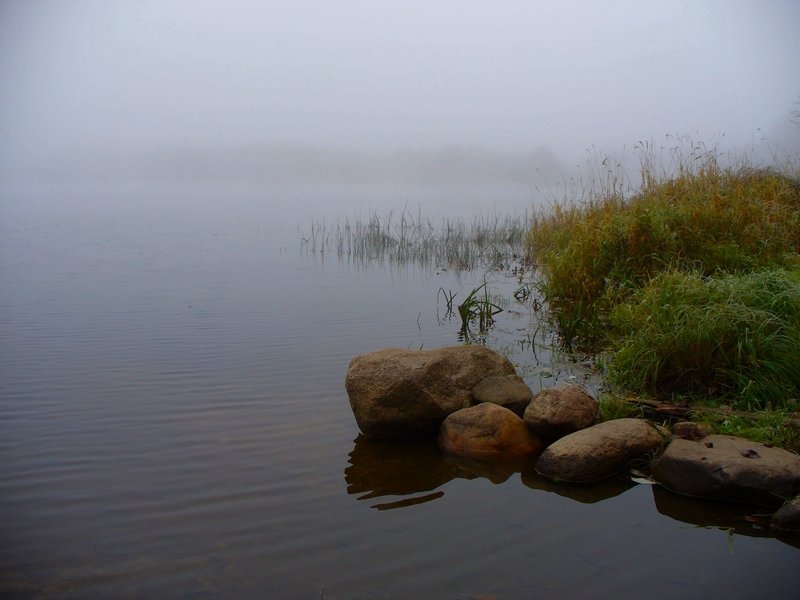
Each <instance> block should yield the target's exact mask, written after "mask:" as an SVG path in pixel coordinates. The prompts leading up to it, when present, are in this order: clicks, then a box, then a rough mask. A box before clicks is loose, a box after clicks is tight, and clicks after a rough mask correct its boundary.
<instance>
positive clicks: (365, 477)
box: [344, 436, 634, 510]
mask: <svg viewBox="0 0 800 600" xmlns="http://www.w3.org/2000/svg"><path fill="white" fill-rule="evenodd" d="M536 458H538V457H535V456H534V457H531V458H529V459H522V460H517V461H513V462H496V461H495V462H484V461H480V460H475V459H471V458H464V457H460V456H453V455H448V454H443V453H442V452H441V451H440V450H439V448H438V447H437V445H436V442H435V440H410V441H403V442H398V441H396V440H395V441H386V440H370V439H367V438H365V437H363V436H358V437H357V438H356V440H355V446H354V447H353V451H352V452H351V453H350V460H349V466H348V467H347V468H346V469H345V471H344V477H345V482H346V483H347V492H348V493H349V494H360V496H359V497H358V499H359V500H368V499H372V498H379V497H382V496H411V497H410V498H403V499H401V500H397V501H393V502H386V503H382V504H375V505H373V506H372V508H376V509H378V510H389V509H392V508H403V507H406V506H413V505H416V504H421V503H423V502H429V501H431V500H436V499H437V498H441V497H442V496H444V492H443V491H441V490H439V491H437V488H440V487H441V486H443V485H444V484H446V483H447V482H448V481H451V480H453V479H456V478H458V479H477V478H483V479H488V480H489V481H491V482H492V483H494V484H501V483H505V482H506V481H508V479H509V478H510V477H511V476H512V475H514V474H515V473H521V474H522V482H523V483H524V484H525V485H527V486H528V487H529V488H532V489H535V490H542V491H546V492H555V493H556V494H558V495H560V496H564V497H566V498H571V499H573V500H577V501H579V502H584V503H592V502H597V501H599V500H605V499H606V498H612V497H613V496H617V495H619V494H621V493H622V492H624V491H625V490H627V489H629V488H631V487H632V486H633V485H634V484H633V482H631V481H630V479H629V478H628V477H624V478H620V479H609V480H606V481H603V482H600V483H597V484H593V485H581V486H576V485H569V484H558V483H553V482H552V481H548V480H546V479H544V478H542V477H539V475H537V474H536V473H535V471H534V470H533V467H534V465H535V463H536ZM417 494H421V495H417Z"/></svg>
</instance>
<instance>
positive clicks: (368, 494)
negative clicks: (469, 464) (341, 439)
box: [344, 435, 458, 510]
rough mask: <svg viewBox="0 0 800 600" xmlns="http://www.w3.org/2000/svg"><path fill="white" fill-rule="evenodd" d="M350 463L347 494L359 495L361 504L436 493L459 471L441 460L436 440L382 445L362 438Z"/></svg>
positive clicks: (413, 500) (422, 498)
mask: <svg viewBox="0 0 800 600" xmlns="http://www.w3.org/2000/svg"><path fill="white" fill-rule="evenodd" d="M349 463H350V465H349V466H348V467H347V468H346V469H345V470H344V479H345V482H346V483H347V493H348V494H360V495H359V496H358V499H359V500H368V499H372V498H378V497H381V496H409V495H412V494H420V493H421V492H433V491H434V490H436V488H438V487H440V486H442V485H444V484H445V483H447V482H448V481H450V480H451V479H454V478H455V477H457V476H458V467H457V466H456V465H454V464H452V463H450V462H448V461H446V460H445V459H444V458H443V457H442V455H441V454H440V453H439V449H438V448H437V446H436V441H435V440H411V441H403V442H398V441H381V440H370V439H367V438H365V437H364V436H361V435H360V436H358V437H357V438H356V440H355V446H354V447H353V451H352V452H351V453H350V460H349ZM443 495H444V492H437V493H428V494H423V495H421V496H415V497H413V498H406V499H403V500H400V501H397V502H390V503H386V504H376V505H373V506H372V508H377V509H379V510H388V509H391V508H401V507H404V506H412V505H415V504H420V503H422V502H429V501H431V500H435V499H437V498H441V497H442V496H443Z"/></svg>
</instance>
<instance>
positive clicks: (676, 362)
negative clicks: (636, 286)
mask: <svg viewBox="0 0 800 600" xmlns="http://www.w3.org/2000/svg"><path fill="white" fill-rule="evenodd" d="M611 321H612V324H613V325H614V326H615V327H616V329H617V331H618V332H619V333H620V334H621V336H622V337H621V343H620V345H619V346H618V348H617V350H616V352H615V354H614V357H613V360H612V362H611V368H610V375H611V377H612V380H613V381H614V382H615V383H616V384H618V385H621V386H623V387H625V388H627V389H632V390H636V391H643V392H649V393H651V394H656V395H658V394H664V393H679V394H689V395H693V396H698V395H701V396H709V395H710V396H718V397H724V398H728V399H729V400H730V403H731V404H732V405H734V406H737V407H739V408H741V409H744V410H751V411H752V410H763V409H766V408H768V407H771V406H774V407H775V408H778V407H782V406H784V405H785V403H786V402H787V401H788V400H789V399H791V398H796V397H798V396H800V361H799V360H798V357H800V284H798V273H797V272H793V273H791V274H790V273H787V272H786V271H782V270H766V271H761V272H757V273H751V274H747V275H725V276H721V277H717V278H706V277H703V276H701V275H700V274H699V273H696V274H687V273H681V272H676V271H672V272H669V273H664V274H662V275H659V276H657V277H655V278H654V279H652V280H651V281H650V282H649V283H648V284H647V285H645V286H644V287H643V288H642V289H641V290H640V291H638V292H636V293H635V294H634V295H633V296H632V297H631V298H630V300H629V301H628V302H625V303H623V304H621V305H619V306H617V307H616V308H615V309H614V310H613V311H612V314H611Z"/></svg>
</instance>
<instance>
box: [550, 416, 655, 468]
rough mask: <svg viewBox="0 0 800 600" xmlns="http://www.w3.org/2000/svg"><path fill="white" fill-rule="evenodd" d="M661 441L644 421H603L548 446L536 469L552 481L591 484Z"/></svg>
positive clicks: (652, 449)
mask: <svg viewBox="0 0 800 600" xmlns="http://www.w3.org/2000/svg"><path fill="white" fill-rule="evenodd" d="M663 444H664V437H663V435H662V434H661V433H659V432H658V431H657V430H656V428H655V427H653V426H652V425H651V424H650V423H649V422H648V421H644V420H642V419H616V420H613V421H606V422H605V423H599V424H597V425H593V426H592V427H589V428H587V429H582V430H580V431H576V432H575V433H571V434H569V435H567V436H565V437H562V438H561V439H560V440H558V441H556V442H554V443H553V444H552V445H550V446H548V447H547V448H546V449H545V451H544V452H543V453H542V455H541V456H540V457H539V460H538V462H537V463H536V472H537V473H539V474H540V475H542V476H543V477H547V478H548V479H552V480H555V481H566V482H570V483H591V482H594V481H600V480H602V479H605V478H606V477H611V476H612V475H615V474H616V473H619V472H621V471H622V470H624V469H625V467H626V465H627V464H628V463H630V462H631V461H633V460H634V459H638V458H643V459H647V458H648V457H649V455H650V454H652V453H654V452H656V451H658V450H659V449H660V448H661V446H662V445H663Z"/></svg>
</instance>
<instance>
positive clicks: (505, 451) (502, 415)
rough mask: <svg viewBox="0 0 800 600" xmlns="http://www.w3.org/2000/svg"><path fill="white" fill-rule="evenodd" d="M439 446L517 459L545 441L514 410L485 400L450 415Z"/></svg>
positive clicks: (474, 455) (473, 455) (480, 456)
mask: <svg viewBox="0 0 800 600" xmlns="http://www.w3.org/2000/svg"><path fill="white" fill-rule="evenodd" d="M439 446H440V447H441V448H442V449H443V450H444V451H446V452H449V453H452V454H458V455H461V456H468V457H471V458H478V459H490V460H516V459H519V458H523V457H526V456H529V455H531V454H535V453H536V452H538V451H540V450H541V449H542V446H543V444H542V442H541V440H539V438H537V437H536V436H535V435H534V434H533V433H532V432H531V431H530V430H529V429H528V427H527V425H525V422H524V421H523V420H522V419H521V418H520V417H519V416H518V415H516V414H514V412H513V411H511V410H509V409H507V408H503V407H502V406H498V405H497V404H492V403H490V402H483V403H481V404H478V405H477V406H472V407H470V408H464V409H462V410H459V411H456V412H454V413H453V414H451V415H449V416H448V417H447V418H446V419H445V420H444V422H442V426H441V429H440V430H439Z"/></svg>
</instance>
